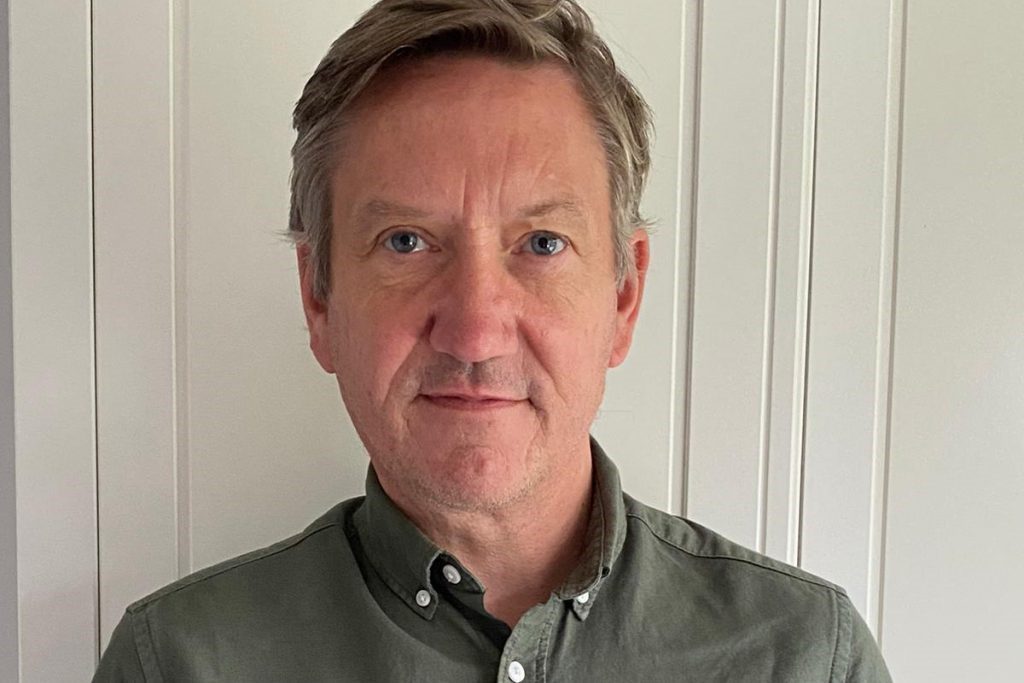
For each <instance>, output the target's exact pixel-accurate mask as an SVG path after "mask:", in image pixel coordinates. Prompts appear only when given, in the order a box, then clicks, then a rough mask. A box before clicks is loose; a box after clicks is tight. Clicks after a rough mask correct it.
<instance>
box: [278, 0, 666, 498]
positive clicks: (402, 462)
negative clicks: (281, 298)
mask: <svg viewBox="0 0 1024 683" xmlns="http://www.w3.org/2000/svg"><path fill="white" fill-rule="evenodd" d="M295 125H296V128H297V129H298V139H297V141H296V144H295V147H294V149H293V157H294V169H293V179H292V213H291V230H292V233H293V235H294V236H295V238H296V240H297V242H298V245H299V263H300V271H301V279H302V290H303V304H304V307H305V310H306V316H307V321H308V323H309V328H310V337H311V346H312V348H313V351H314V354H315V355H316V357H317V359H318V361H319V362H320V363H321V365H322V366H323V367H324V369H325V370H327V371H328V372H332V373H334V374H336V375H337V379H338V384H339V386H340V388H341V393H342V396H343V398H344V400H345V404H346V407H347V408H348V410H349V413H350V415H351V416H352V420H353V423H354V425H355V427H356V429H357V431H358V432H359V434H360V437H361V438H362V440H363V442H364V444H365V445H366V447H367V449H368V451H369V452H370V456H371V458H372V460H373V462H374V466H375V468H376V469H377V471H378V474H379V476H380V477H381V481H382V483H384V484H385V488H386V489H388V491H389V493H391V494H392V495H393V496H397V497H398V498H404V499H406V500H408V499H418V500H423V499H428V500H430V501H431V502H433V503H435V504H440V505H444V506H448V507H454V508H473V509H475V508H481V507H486V508H494V507H501V506H503V505H505V504H507V503H509V502H512V501H515V500H521V499H523V498H524V497H525V496H527V495H528V494H529V493H530V492H531V491H534V490H536V489H537V487H539V486H542V485H544V484H550V483H551V482H552V481H555V480H556V479H557V477H559V476H560V475H561V474H563V473H567V472H569V471H572V470H573V469H574V468H575V469H576V470H577V471H578V470H579V469H581V468H583V467H585V466H588V465H587V464H586V463H583V462H582V459H581V457H580V454H581V451H585V449H586V435H587V432H588V430H589V427H590V423H591V422H592V420H593V418H594V415H595V413H596V411H597V408H598V405H599V404H600V400H601V396H602V394H603V389H604V373H605V371H606V369H607V368H608V367H610V366H613V365H617V364H618V363H620V362H621V361H622V360H623V358H624V357H625V355H626V352H627V350H628V347H629V344H630V340H631V335H632V330H633V326H634V323H635V320H636V314H637V310H638V306H639V302H640V298H641V294H642V289H643V277H644V272H645V270H646V264H647V238H646V233H645V232H644V230H643V229H642V221H641V218H640V216H639V201H640V193H641V191H642V188H643V184H644V180H645V177H646V173H647V169H648V165H649V156H648V135H649V127H650V120H649V115H648V111H647V108H646V105H645V104H644V103H643V101H642V99H640V97H639V95H638V94H637V93H636V91H635V90H634V88H633V87H632V86H631V85H630V84H629V82H628V81H627V80H626V79H625V78H624V77H623V76H622V74H621V73H619V71H618V70H617V69H616V67H615V65H614V62H613V61H612V59H611V56H610V53H609V52H608V49H607V47H606V46H605V45H604V43H603V42H601V41H600V39H599V38H598V37H597V36H596V34H594V33H593V30H592V27H591V24H590V22H589V19H588V18H587V17H586V15H585V14H584V13H583V12H582V10H580V9H579V8H578V7H577V6H576V5H575V4H573V3H571V2H557V1H553V0H538V1H534V2H530V1H527V0H518V1H513V0H444V1H430V2H423V1H419V0H415V1H414V0H384V1H383V2H381V3H379V4H378V5H377V6H375V8H374V9H372V10H370V12H368V13H367V14H366V15H364V16H363V18H362V19H360V21H359V22H357V24H356V25H355V26H354V27H353V28H352V29H350V30H349V31H348V32H347V33H346V34H344V35H343V36H342V37H341V38H339V39H338V41H336V42H335V44H334V45H333V46H332V47H331V50H330V51H329V52H328V54H327V56H326V57H325V58H324V60H323V61H322V62H321V64H320V66H319V67H318V69H317V71H316V73H315V74H314V75H313V77H312V78H311V79H310V81H309V83H307V86H306V89H305V91H304V93H303V95H302V98H301V99H300V101H299V103H298V105H297V106H296V112H295Z"/></svg>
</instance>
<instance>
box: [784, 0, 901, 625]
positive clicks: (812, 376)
mask: <svg viewBox="0 0 1024 683" xmlns="http://www.w3.org/2000/svg"><path fill="white" fill-rule="evenodd" d="M889 16H890V7H889V0H870V1H864V2H859V3H857V4H849V3H824V4H823V5H822V8H821V17H820V23H821V37H820V50H819V67H818V125H817V143H816V155H815V156H816V171H815V193H814V246H813V275H812V280H811V309H810V317H809V325H810V328H809V338H810V346H809V349H808V361H807V373H808V374H807V412H806V418H805V446H804V448H805V457H804V502H803V531H802V547H801V558H800V559H801V566H803V567H805V568H806V569H808V570H810V571H812V572H814V573H816V574H820V575H822V576H828V577H830V578H831V579H832V580H834V581H836V582H837V583H840V584H842V585H843V586H844V587H845V588H846V589H847V592H848V593H849V594H850V597H851V599H852V600H853V603H854V605H855V606H856V607H857V608H858V609H859V610H860V611H861V612H863V611H864V610H865V608H866V606H867V602H868V600H867V577H868V567H869V556H870V552H869V530H870V528H871V524H870V521H871V492H872V477H871V474H872V453H873V450H874V431H873V429H874V414H875V394H876V391H875V380H876V377H877V372H876V360H877V349H876V347H877V342H876V340H877V337H878V332H879V330H878V317H879V316H878V305H879V291H880V287H881V284H882V283H881V273H880V266H881V263H882V261H883V258H884V259H887V260H888V261H891V260H892V257H891V254H887V255H885V254H883V255H881V256H880V252H881V248H882V245H883V243H884V239H883V221H882V218H883V209H884V191H885V186H884V184H883V183H882V177H883V169H884V167H885V146H886V135H887V130H888V129H887V126H886V101H887V97H888V92H889V91H888V75H889V69H888V53H889V50H888V48H889ZM890 246H891V243H890Z"/></svg>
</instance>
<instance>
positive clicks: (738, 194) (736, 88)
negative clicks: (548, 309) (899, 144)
mask: <svg viewBox="0 0 1024 683" xmlns="http://www.w3.org/2000/svg"><path fill="white" fill-rule="evenodd" d="M702 15H703V16H702V38H701V57H700V64H701V78H700V90H699V94H698V97H699V102H700V105H699V110H698V111H699V136H698V144H699V149H698V150H697V154H698V155H699V158H698V162H697V163H698V168H699V170H698V186H697V195H696V235H695V257H694V269H695V271H694V291H693V297H694V300H693V323H692V324H693V333H692V334H693V350H692V359H691V363H692V368H691V373H692V374H691V387H690V396H689V399H688V400H689V403H690V415H689V419H690V425H689V438H690V441H689V444H688V451H689V463H688V477H689V480H688V482H687V514H688V515H689V516H691V517H692V518H694V519H695V520H697V521H699V522H701V523H704V524H707V525H709V526H711V527H713V528H715V529H717V530H719V531H721V532H722V533H724V534H726V535H728V536H730V537H732V538H733V539H735V540H737V541H739V542H741V543H743V544H745V545H748V546H750V547H754V546H756V545H757V544H758V538H757V536H758V517H759V514H760V508H759V491H760V490H761V476H762V475H761V450H762V448H761V444H762V430H761V417H762V408H763V406H762V401H761V396H762V390H763V385H764V380H765V372H766V368H765V363H764V357H765V345H766V343H770V340H766V338H765V333H766V325H765V322H766V321H765V296H766V292H765V282H766V280H767V269H769V268H772V267H773V265H772V264H770V263H769V261H770V254H769V235H770V229H771V219H770V211H769V207H770V203H771V201H770V196H771V190H772V182H771V175H772V145H771V142H772V137H773V125H772V122H773V117H772V113H773V111H774V105H775V99H774V97H773V91H774V87H773V86H774V64H775V61H776V60H775V44H776V40H775V37H776V36H775V26H776V19H777V12H776V6H775V4H774V3H768V2H764V3H753V4H751V3H744V2H711V3H704V6H703V11H702ZM737 54H742V55H743V56H744V58H743V59H736V55H737ZM738 92H742V93H744V97H743V104H742V106H738V104H737V98H736V93H738Z"/></svg>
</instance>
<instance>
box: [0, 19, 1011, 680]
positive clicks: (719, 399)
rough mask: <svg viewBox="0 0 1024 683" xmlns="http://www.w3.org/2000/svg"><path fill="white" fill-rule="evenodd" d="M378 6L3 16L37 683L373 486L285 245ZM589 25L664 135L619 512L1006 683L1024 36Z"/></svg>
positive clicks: (867, 23) (979, 23) (703, 22)
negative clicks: (165, 591) (319, 92)
mask: <svg viewBox="0 0 1024 683" xmlns="http://www.w3.org/2000/svg"><path fill="white" fill-rule="evenodd" d="M369 3H370V0H350V1H349V2H344V3H338V2H336V1H331V0H308V1H307V2H304V3H301V4H300V3H280V2H272V1H271V0H259V1H254V2H250V3H247V4H246V11H245V12H244V13H240V12H239V11H238V6H237V4H235V3H227V2H205V1H204V2H187V1H186V0H168V2H167V3H158V2H152V3H139V2H134V1H132V0H108V1H106V2H103V3H97V4H96V5H94V6H91V5H90V4H88V3H87V2H86V0H81V2H77V3H73V4H72V5H70V8H71V9H70V10H69V6H68V5H67V4H66V3H64V4H62V3H53V2H37V1H35V0H11V5H12V11H11V26H12V41H11V62H12V80H11V98H12V100H11V129H12V146H11V168H12V173H13V180H12V185H11V188H12V199H11V201H12V214H13V217H14V218H13V229H12V251H13V257H14V267H13V273H12V278H13V295H8V296H7V297H4V298H5V299H10V300H11V301H12V303H13V323H14V324H13V337H14V339H13V346H14V359H15V360H14V367H15V370H16V373H15V378H14V379H15V383H14V389H13V397H14V404H13V405H14V406H15V407H16V408H17V412H16V414H15V420H16V422H15V426H16V428H17V432H16V437H17V438H16V440H15V447H16V455H17V465H18V471H17V478H16V480H15V481H16V484H17V493H18V495H17V505H16V507H17V510H16V512H17V528H18V531H19V533H20V535H19V537H18V540H17V562H18V566H17V569H18V573H17V575H15V574H14V573H13V571H10V570H8V572H7V573H6V574H5V573H4V570H3V568H2V567H0V582H2V581H7V584H8V585H12V586H13V585H14V582H15V581H17V587H18V605H19V606H20V609H21V612H20V614H19V615H18V617H17V624H18V626H19V627H20V632H21V636H22V640H21V650H20V662H21V665H22V669H23V680H25V681H34V680H81V679H83V678H86V677H87V676H88V671H90V670H91V668H92V666H93V665H94V662H95V657H96V650H97V642H105V640H106V638H107V637H108V635H109V632H110V630H111V629H112V628H113V625H114V624H115V623H116V621H117V619H118V618H119V616H120V613H121V611H122V610H123V608H124V606H125V605H126V604H127V603H128V602H130V601H131V600H133V599H135V598H136V597H139V596H141V595H142V594H145V593H146V592H149V591H150V590H152V589H154V588H156V587H157V586H159V585H162V584H163V583H166V582H167V581H170V580H172V579H173V578H175V577H176V576H180V575H182V574H185V573H187V572H189V571H191V570H193V569H196V568H199V567H201V566H204V565H207V564H210V563H212V562H216V561H217V560H220V559H222V558H225V557H228V556H230V555H233V554H236V553H239V552H242V551H244V550H247V549H250V548H252V547H255V546H258V545H263V544H266V543H269V542H271V541H273V540H276V539H278V538H280V537H283V536H285V535H287V534H290V533H292V532H294V531H295V530H297V529H299V528H301V527H302V526H303V525H304V524H305V523H306V522H308V521H309V520H310V519H312V518H313V517H314V516H316V515H317V514H319V512H321V511H322V510H323V509H325V508H326V507H328V506H329V505H331V504H332V503H333V502H335V501H336V500H338V499H340V498H343V497H346V496H349V495H355V494H357V493H359V492H360V490H361V488H362V479H363V474H364V471H365V457H364V456H363V454H362V452H361V448H360V447H359V445H358V441H357V439H356V437H355V435H354V433H353V431H352V429H351V425H350V424H349V423H348V421H347V418H346V417H345V416H344V413H343V410H342V407H341V404H340V401H339V400H338V397H337V389H336V386H335V385H334V383H333V381H332V380H331V378H329V377H327V376H326V375H323V374H322V373H321V372H320V371H319V369H318V367H317V366H316V364H315V362H314V361H313V360H312V358H311V356H310V354H309V352H308V350H307V348H306V337H305V331H304V329H303V320H302V315H301V309H300V306H299V300H298V294H297V282H296V278H295V272H294V256H293V253H292V252H291V250H290V249H289V248H288V247H287V246H286V245H285V244H284V243H283V242H282V241H281V240H279V239H278V237H277V236H276V233H277V232H279V231H280V230H281V229H283V228H284V225H285V218H286V215H287V211H286V209H287V173H288V169H289V160H288V149H289V146H290V144H291V141H292V139H293V137H292V136H293V134H292V132H291V131H290V128H289V116H290V108H291V105H292V103H293V102H294V100H295V98H296V97H297V96H298V93H299V90H300V88H301V86H302V84H303V82H304V81H305V79H306V78H307V77H308V75H309V74H310V73H311V72H312V70H313V68H314V67H315V65H316V63H317V60H318V59H319V57H320V56H321V55H322V53H323V51H324V50H325V49H326V46H327V44H328V43H329V41H330V40H331V39H333V38H334V37H335V36H336V35H337V33H339V32H340V31H341V30H342V29H343V28H344V27H345V26H347V25H348V24H349V23H351V21H352V20H353V19H354V17H355V16H356V15H357V14H358V13H359V12H360V11H361V10H362V9H363V8H365V7H366V6H368V5H369ZM585 4H586V6H587V7H588V8H590V9H591V10H592V11H593V13H594V14H595V18H596V21H597V23H598V25H599V26H600V28H601V30H602V31H604V32H605V35H606V36H608V37H609V38H610V39H611V41H612V43H613V47H614V48H615V50H616V52H617V54H618V55H619V57H620V59H621V61H622V64H623V66H624V68H625V69H626V70H627V71H628V72H629V73H630V75H631V76H632V77H633V78H634V79H635V80H636V81H637V83H638V84H639V86H640V88H641V90H643V91H644V92H645V94H646V95H647V96H648V98H649V99H650V100H651V102H652V104H653V106H654V109H655V115H656V123H657V129H658V139H657V146H656V148H655V150H654V172H653V176H652V179H651V186H650V192H649V194H648V196H647V199H646V203H645V208H646V211H647V213H648V214H650V215H652V216H654V217H656V218H658V219H659V227H658V231H657V233H656V234H655V236H654V238H653V241H652V250H653V265H652V272H651V281H650V283H649V289H648V295H647V301H646V303H645V310H644V311H643V313H642V315H641V321H640V327H639V329H638V333H637V339H636V343H635V347H634V349H633V352H632V354H631V357H630V359H629V361H628V362H627V364H626V365H625V366H624V367H623V368H621V369H619V370H616V371H614V372H613V373H612V374H611V376H610V380H609V388H608V395H607V397H606V401H605V404H604V406H603V408H602V412H601V415H600V417H599V419H598V421H597V423H596V424H595V427H594V430H595V432H596V433H597V435H598V436H599V438H600V439H601V440H602V442H603V443H605V445H606V446H607V447H608V449H609V450H610V451H611V453H612V455H613V456H614V457H616V459H617V460H618V462H619V465H620V467H621V469H622V471H623V477H624V480H625V483H626V486H627V489H628V490H630V491H631V492H632V493H634V494H635V495H637V496H638V497H640V498H641V499H643V500H646V501H648V502H650V503H652V504H654V505H657V506H659V507H663V508H665V509H669V510H673V511H684V512H685V513H686V514H687V515H688V516H690V517H692V518H693V519H695V520H697V521H699V522H702V523H705V524H708V525H709V526H711V527H713V528H715V529H717V530H719V531H722V532H724V533H726V534H727V535H729V536H731V537H733V538H734V539H736V540H738V541H740V542H742V543H745V544H747V545H750V546H751V547H755V548H757V549H759V550H762V551H764V552H767V553H769V554H771V555H774V556H776V557H779V558H782V559H784V560H787V561H789V562H793V563H797V564H800V565H801V566H804V567H805V568H807V569H809V570H811V571H813V572H816V573H820V574H822V575H824V576H826V577H827V578H830V579H832V580H835V581H837V582H838V583H841V584H842V585H844V586H846V587H847V588H848V590H849V592H850V594H851V597H852V598H853V600H854V602H855V604H856V605H857V607H858V609H860V611H861V612H862V613H863V614H864V615H865V617H866V618H867V619H868V621H869V624H870V625H871V626H872V628H873V629H875V631H876V633H877V634H878V635H879V636H880V637H881V641H882V647H883V651H884V653H885V654H886V657H887V659H888V660H889V662H890V665H891V667H892V669H893V673H894V676H895V678H896V679H897V680H901V681H904V680H905V681H942V680H950V681H958V680H1006V677H1005V674H1004V673H1003V672H1005V671H1010V670H1012V666H1013V665H1014V660H1013V659H1012V655H1013V652H1014V650H1013V647H1012V645H1013V644H1014V643H1013V641H1012V639H1013V637H1014V635H1016V634H1019V633H1020V629H1019V628H1018V627H1017V626H1016V621H1015V618H1016V615H1017V614H1019V613H1020V612H1021V608H1022V607H1024V589H1021V588H1020V587H1019V586H1018V585H1016V583H1015V582H1014V581H1013V579H1014V578H1015V576H1014V571H1015V568H1016V571H1017V572H1019V568H1020V567H1021V566H1024V556H1022V555H1021V552H1022V551H1021V550H1019V549H1018V548H1017V547H1015V546H1014V545H1013V544H1012V543H1009V542H1007V540H1006V539H1012V538H1020V537H1024V501H1022V500H1021V498H1020V496H1019V495H1018V493H1019V491H1021V490H1022V489H1024V465H1022V463H1024V457H1022V456H1024V398H1022V397H1024V311H1022V308H1021V306H1020V303H1019V302H1021V301H1024V278H1022V275H1021V273H1024V268H1022V267H1021V266H1022V255H1024V232H1022V231H1021V230H1020V227H1021V225H1022V223H1024V221H1022V219H1024V198H1022V195H1021V193H1020V191H1019V190H1020V188H1021V187H1024V162H1022V161H1021V160H1022V159H1024V139H1022V138H1021V136H1020V133H1019V130H1020V129H1019V125H1020V124H1019V122H1020V121H1021V120H1024V117H1022V114H1024V111H1022V109H1024V87H1022V86H1024V83H1022V80H1024V54H1022V53H1021V48H1020V47H1019V40H1017V39H1016V36H1019V35H1020V34H1021V33H1022V31H1024V5H1022V4H1020V3H1015V2H1009V1H1005V0H1004V1H1002V2H1000V1H998V0H985V1H984V2H979V3H970V4H968V3H956V2H953V0H862V1H859V2H856V3H853V2H846V1H844V0H776V1H775V2H769V1H767V0H765V1H764V2H758V3H750V2H742V1H740V0H715V2H702V1H700V0H683V1H681V2H678V3H677V2H663V1H661V0H644V2H633V3H629V4H628V6H627V4H626V3H621V2H617V1H615V0H589V1H587V2H585ZM58 5H60V7H59V9H58V7H57V6H58ZM51 83H58V84H60V87H56V88H54V87H41V84H51ZM55 196H56V197H60V201H59V202H54V201H52V197H55ZM0 246H2V244H0ZM0 256H2V249H0ZM2 294H3V291H2V290H0V295H2ZM2 313H3V306H2V304H0V331H2V330H3V319H4V318H3V315H2ZM0 348H2V344H0ZM2 369H3V368H2V366H0V380H2V379H3V374H2ZM11 395H12V394H11V393H10V392H7V393H6V394H5V393H4V390H3V386H2V385H0V408H2V407H3V405H4V404H3V400H4V397H5V396H8V397H9V396H11ZM8 412H9V411H8ZM58 416H59V419H58ZM2 419H3V413H2V412H0V420H2ZM3 433H4V432H3V431H2V430H0V435H2V434H3ZM0 446H2V441H0ZM0 466H2V460H0ZM54 472H57V473H59V475H60V476H58V477H54V476H53V473H54ZM12 476H13V475H12V474H11V473H10V472H9V471H7V472H5V471H3V470H0V487H2V486H4V485H5V482H6V485H7V486H8V488H9V487H10V483H11V477H12ZM0 492H2V488H0ZM5 500H7V502H8V505H7V507H8V508H11V510H12V511H13V508H12V507H11V505H10V498H9V497H8V498H6V499H5V498H3V497H0V512H2V511H3V510H4V509H5V508H4V501H5ZM5 519H6V520H12V519H13V518H11V517H10V516H8V517H4V516H3V515H2V514H0V534H2V533H3V522H4V520H5ZM8 538H10V536H8ZM2 542H3V536H2V535H0V543H2ZM12 542H13V540H11V541H8V545H9V544H10V543H12ZM0 547H5V546H2V545H0ZM0 585H4V584H0ZM936 596H940V597H938V598H937V597H936ZM0 597H2V596H0ZM55 602H59V603H60V604H62V605H66V606H67V609H68V610H69V612H68V615H69V616H68V618H67V619H65V620H64V621H63V623H62V624H61V625H60V626H59V628H54V627H53V623H52V619H51V618H50V617H49V614H50V613H51V612H50V610H52V605H53V604H54V603H55ZM3 604H4V603H2V602H0V608H2V607H3ZM6 623H15V622H13V621H11V618H10V617H9V618H8V621H7V622H5V621H3V613H2V612H0V624H6ZM975 624H978V625H984V628H982V627H981V626H975ZM4 633H7V632H6V631H5V632H4ZM4 642H5V641H4V639H3V634H2V633H0V648H2V647H3V643H4ZM7 642H13V641H12V639H11V637H8V638H7ZM8 647H10V646H8ZM53 651H60V652H62V653H63V656H62V657H60V658H53V657H47V656H45V655H46V654H47V653H50V652H53ZM2 653H3V650H2V649H0V679H3V680H6V678H5V677H4V670H3V668H2V667H3V666H4V665H6V666H8V668H10V666H11V664H10V662H9V661H6V662H5V661H4V659H3V658H2ZM7 659H8V660H9V659H10V656H8V658H7ZM978 667H982V668H981V669H979V668H978ZM984 667H988V669H987V670H986V669H985V668H984Z"/></svg>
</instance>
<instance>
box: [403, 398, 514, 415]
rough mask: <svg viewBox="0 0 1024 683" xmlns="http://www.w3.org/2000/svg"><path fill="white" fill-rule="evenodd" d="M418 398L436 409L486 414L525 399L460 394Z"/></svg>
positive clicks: (512, 405) (509, 406)
mask: <svg viewBox="0 0 1024 683" xmlns="http://www.w3.org/2000/svg"><path fill="white" fill-rule="evenodd" d="M420 398H422V399H424V400H425V401H426V402H427V403H429V404H430V405H432V406H435V407H437V408H445V409H448V410H461V411H465V412H488V411H493V410H501V409H504V408H512V407H515V406H517V405H519V404H520V403H524V402H525V401H526V399H520V398H514V397H511V396H498V395H486V394H483V395H470V394H462V393H438V394H421V395H420Z"/></svg>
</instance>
